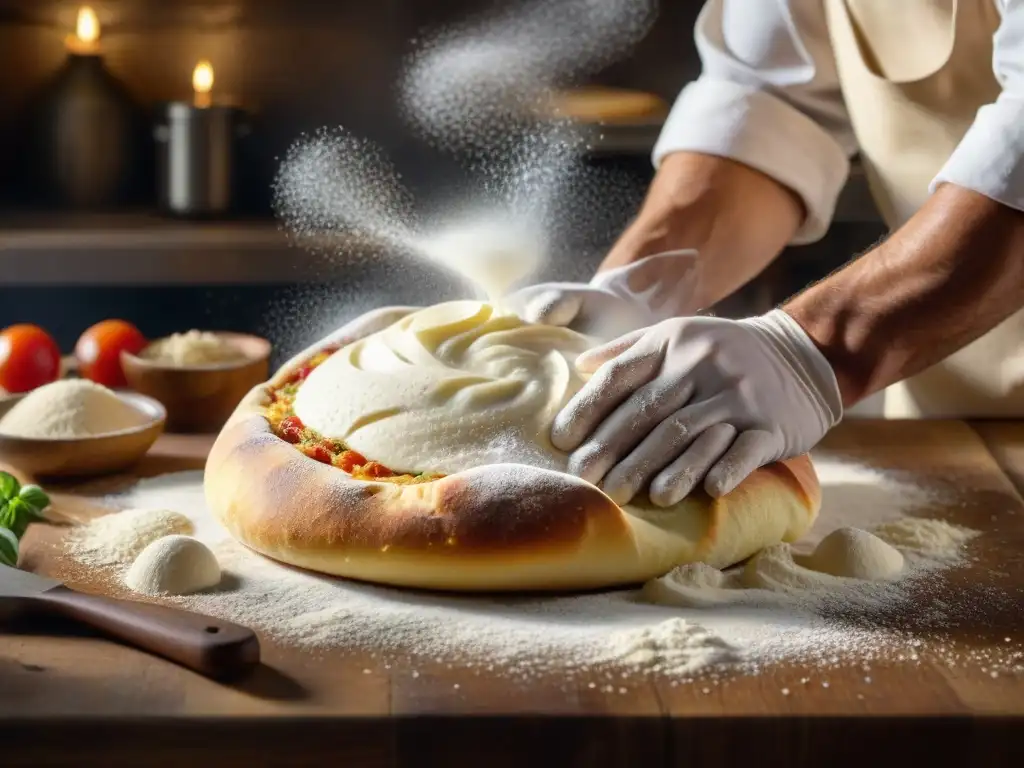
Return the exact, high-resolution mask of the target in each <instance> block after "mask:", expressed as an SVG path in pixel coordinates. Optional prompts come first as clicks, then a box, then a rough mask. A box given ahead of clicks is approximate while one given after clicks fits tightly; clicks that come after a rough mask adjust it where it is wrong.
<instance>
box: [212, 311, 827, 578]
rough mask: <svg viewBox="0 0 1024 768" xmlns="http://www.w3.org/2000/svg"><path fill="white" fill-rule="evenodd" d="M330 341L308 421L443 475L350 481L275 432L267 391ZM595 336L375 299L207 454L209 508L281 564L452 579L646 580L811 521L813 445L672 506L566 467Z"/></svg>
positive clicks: (306, 385) (727, 556)
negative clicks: (582, 360)
mask: <svg viewBox="0 0 1024 768" xmlns="http://www.w3.org/2000/svg"><path fill="white" fill-rule="evenodd" d="M389 312H390V314H389ZM353 329H358V330H353ZM330 344H341V345H342V346H341V348H340V349H339V350H338V351H337V352H335V353H334V354H333V355H332V356H331V357H330V358H329V359H328V360H326V361H325V362H323V363H321V364H320V365H319V366H318V367H317V368H316V369H315V370H313V371H312V373H310V374H309V376H308V378H306V380H305V381H304V382H303V384H302V385H301V386H300V387H299V389H298V393H297V395H296V398H295V401H294V408H295V413H296V415H297V416H298V417H299V418H300V419H301V420H302V422H303V423H304V424H305V425H306V426H308V427H310V428H312V429H314V430H316V431H317V432H319V433H320V434H321V435H323V436H325V437H330V438H336V439H341V440H343V441H344V442H345V444H346V445H347V446H348V447H349V448H351V449H353V450H355V451H358V452H359V453H361V454H363V455H364V456H366V457H367V458H369V459H373V460H375V461H379V462H381V463H382V464H384V465H385V466H387V467H389V468H391V469H392V470H395V471H400V472H426V473H441V474H444V475H445V477H441V478H437V479H430V480H427V481H425V482H419V483H415V484H398V483H389V482H386V481H383V480H382V481H375V480H370V481H364V480H357V479H355V478H353V477H352V476H350V475H348V474H347V473H345V472H343V471H342V470H340V469H338V468H336V467H333V466H330V465H328V464H323V463H319V462H317V461H314V460H312V459H310V458H307V457H306V456H305V455H303V454H302V453H301V452H300V451H299V450H297V449H296V448H295V447H294V446H292V445H289V444H288V443H286V442H284V441H283V440H281V439H279V438H278V437H276V436H275V435H274V434H273V433H272V432H271V430H270V427H269V424H268V421H267V417H266V412H265V408H266V406H267V405H268V404H269V403H270V402H271V397H270V394H269V393H270V391H271V390H272V389H273V388H274V387H275V386H278V385H280V384H282V383H283V382H286V381H288V380H289V376H290V375H291V373H292V372H293V371H295V370H297V369H298V368H299V367H300V366H302V365H303V363H304V361H305V360H308V359H309V357H311V356H313V355H314V354H316V353H317V352H319V351H320V349H322V348H324V347H326V346H328V345H330ZM587 346H589V340H588V339H587V338H585V337H583V336H581V335H579V334H577V333H575V332H573V331H570V330H567V329H564V328H555V327H549V326H540V325H530V324H526V323H524V322H523V321H521V320H519V319H518V318H517V317H515V316H509V315H504V314H501V313H499V312H496V311H495V310H494V309H493V308H492V307H491V306H490V305H489V304H485V303H481V302H475V301H460V302H452V303H447V304H441V305H437V306H433V307H428V308H426V309H419V310H412V309H402V310H378V311H377V312H376V313H371V315H367V316H366V317H365V318H362V319H359V320H356V321H354V322H353V323H352V324H350V326H346V327H345V328H342V329H340V330H339V331H337V332H335V333H334V334H332V335H331V336H329V337H327V338H326V339H324V340H322V341H321V342H319V343H318V344H315V345H313V346H312V347H310V348H309V349H307V350H305V351H304V352H303V353H300V354H299V355H297V356H296V357H295V358H293V359H292V360H291V361H289V363H287V364H286V365H285V366H284V367H283V368H282V369H281V370H280V371H278V372H277V374H275V376H274V378H272V379H271V380H270V381H269V382H268V383H267V384H266V385H262V386H260V387H257V388H256V389H254V390H253V391H252V392H251V393H250V394H249V396H247V397H246V399H245V400H244V401H243V402H242V403H241V404H240V405H239V407H238V409H237V410H236V412H235V414H234V415H233V416H232V417H231V419H229V421H228V423H227V424H226V425H225V427H224V429H223V430H222V431H221V433H220V435H219V436H218V438H217V441H216V443H215V444H214V447H213V450H212V451H211V453H210V457H209V460H208V461H207V465H206V483H205V484H206V497H207V502H208V504H209V507H210V509H211V511H212V512H213V513H214V514H215V515H216V516H217V518H218V519H219V520H220V521H221V522H222V523H223V524H224V525H225V527H226V528H227V529H228V530H229V531H231V532H232V534H234V536H235V537H236V538H238V539H239V540H240V541H242V542H243V543H244V544H246V545H247V546H249V547H250V548H251V549H253V550H255V551H257V552H260V553H262V554H264V555H267V556H269V557H272V558H275V559H277V560H280V561H282V562H285V563H289V564H292V565H297V566H300V567H304V568H309V569H312V570H316V571H321V572H324V573H330V574H334V575H338V576H346V577H351V578H357V579H362V580H366V581H374V582H380V583H386V584H392V585H398V586H408V587H419V588H433V589H445V590H457V591H524V590H537V591H547V590H567V589H594V588H601V587H611V586H617V585H625V584H633V583H640V582H644V581H646V580H648V579H651V578H655V577H658V576H661V575H663V574H665V573H667V572H668V571H670V570H671V569H672V568H674V567H675V566H678V565H681V564H683V563H690V562H705V563H708V564H709V565H711V566H714V567H716V568H722V567H725V566H728V565H732V564H734V563H736V562H739V561H741V560H743V559H745V558H748V557H750V556H751V555H753V554H754V553H756V552H757V551H759V550H760V549H762V548H764V547H766V546H769V545H771V544H776V543H778V542H781V541H794V540H796V539H797V538H799V537H800V536H802V535H803V534H804V533H805V532H806V531H807V529H808V528H809V527H810V525H811V523H812V522H813V521H814V518H815V516H816V514H817V512H818V508H819V506H820V501H821V497H820V486H819V484H818V481H817V477H816V476H815V474H814V470H813V468H812V466H811V463H810V460H809V459H808V457H806V456H800V457H797V458H795V459H790V460H787V461H784V462H779V463H777V464H773V465H770V466H767V467H763V468H761V469H759V470H757V471H756V472H754V473H753V474H752V475H751V476H750V477H749V478H747V480H745V481H744V482H743V483H741V484H740V486H739V487H738V488H736V489H735V490H734V491H733V492H732V493H730V494H728V495H727V496H725V497H723V498H721V499H711V498H710V497H708V496H707V495H706V494H704V493H703V492H702V491H697V492H695V493H693V494H691V495H690V496H689V497H687V498H686V499H684V500H683V501H682V502H680V503H679V504H677V505H675V506H674V507H671V508H668V509H661V508H657V507H654V506H652V505H650V504H649V503H647V502H646V501H644V500H643V499H636V500H634V503H633V504H631V505H629V506H627V507H619V506H618V505H616V504H615V503H614V502H613V501H612V500H611V499H609V498H608V497H607V496H606V495H605V494H604V493H602V492H601V491H600V490H599V489H598V488H597V487H595V486H594V485H591V484H590V483H587V482H585V481H583V480H581V479H580V478H577V477H574V476H571V475H569V474H566V473H565V472H564V469H565V465H566V460H567V457H566V456H565V455H564V454H562V453H560V452H559V451H558V450H556V449H555V448H554V447H553V446H552V445H551V443H550V441H549V438H548V431H549V429H550V425H551V422H552V420H553V418H554V416H555V414H556V413H557V412H558V411H559V409H560V408H561V406H562V405H563V404H564V403H565V402H566V401H567V400H568V399H569V398H570V397H571V396H572V395H573V394H574V393H575V392H576V391H577V390H578V389H579V388H580V386H581V385H582V384H583V379H582V378H581V377H580V375H579V374H578V373H577V372H576V370H575V368H574V365H573V361H574V358H575V357H576V356H577V355H578V354H579V353H580V352H581V351H583V350H584V349H585V348H586V347H587Z"/></svg>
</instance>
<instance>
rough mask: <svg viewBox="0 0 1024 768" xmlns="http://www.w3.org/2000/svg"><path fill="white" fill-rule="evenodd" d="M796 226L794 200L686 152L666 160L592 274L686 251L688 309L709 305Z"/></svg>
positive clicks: (759, 179) (763, 180)
mask: <svg viewBox="0 0 1024 768" xmlns="http://www.w3.org/2000/svg"><path fill="white" fill-rule="evenodd" d="M802 221H803V207H802V203H800V201H799V199H798V198H797V197H796V195H794V194H793V193H792V192H791V191H789V190H788V189H787V188H786V187H784V186H782V185H781V184H779V183H778V182H776V181H775V180H774V179H772V178H770V177H768V176H766V175H764V174H763V173H761V172H760V171H756V170H754V169H753V168H750V167H749V166H746V165H743V164H742V163H738V162H735V161H733V160H729V159H727V158H723V157H715V156H712V155H703V154H698V153H693V152H679V153H675V154H671V155H669V156H667V157H666V158H665V159H664V160H663V161H662V163H661V166H660V167H659V169H658V173H657V174H656V176H655V179H654V182H653V183H652V184H651V189H650V191H649V192H648V194H647V198H646V199H645V201H644V204H643V206H642V208H641V210H640V212H639V214H638V215H637V217H636V219H635V220H634V221H633V223H632V224H631V225H630V226H629V227H628V228H627V229H626V231H625V232H624V233H623V235H622V237H621V238H620V239H619V241H618V242H617V243H616V244H615V246H614V247H613V248H612V250H611V251H610V252H609V254H608V256H607V257H606V258H605V260H604V262H603V263H602V264H601V267H600V269H599V271H606V270H609V269H613V268H615V267H619V266H623V265H625V264H630V263H632V262H635V261H638V260H639V259H642V258H643V257H645V256H649V255H651V254H654V253H659V252H663V251H669V250H676V249H681V248H692V249H694V250H696V251H698V252H699V254H700V258H699V260H698V266H697V269H696V270H695V275H694V283H693V285H694V295H693V297H692V299H693V303H694V305H695V308H696V309H702V308H706V307H709V306H711V305H713V304H715V303H716V302H718V301H721V300H722V299H724V298H726V297H727V296H729V295H731V294H732V293H733V292H735V291H736V290H737V289H739V288H740V287H742V286H743V285H744V284H746V283H747V282H749V281H750V280H751V279H753V278H754V277H755V276H756V275H757V274H759V273H760V272H761V271H762V270H763V269H764V268H765V267H766V266H767V265H768V264H769V263H770V262H771V261H772V259H774V258H775V256H777V255H778V254H779V253H780V252H781V251H782V249H783V248H784V247H785V246H786V244H787V243H788V242H789V241H790V240H791V239H792V237H793V235H794V234H795V233H796V231H797V229H798V228H799V226H800V224H801V222H802Z"/></svg>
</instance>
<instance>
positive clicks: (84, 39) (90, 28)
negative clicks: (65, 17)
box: [65, 5, 100, 56]
mask: <svg viewBox="0 0 1024 768" xmlns="http://www.w3.org/2000/svg"><path fill="white" fill-rule="evenodd" d="M99 39H100V20H99V18H97V16H96V11H94V10H93V9H92V8H90V7H89V6H87V5H83V6H82V7H81V8H79V9H78V20H77V21H76V22H75V33H74V34H73V35H68V36H67V39H66V40H65V44H66V45H67V49H68V50H69V51H71V53H74V54H77V55H79V56H95V55H97V54H98V53H99V50H100V45H99V42H98V41H99Z"/></svg>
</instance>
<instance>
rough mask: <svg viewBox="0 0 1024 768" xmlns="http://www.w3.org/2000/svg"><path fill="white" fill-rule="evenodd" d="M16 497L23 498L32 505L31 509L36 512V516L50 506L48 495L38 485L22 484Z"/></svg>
mask: <svg viewBox="0 0 1024 768" xmlns="http://www.w3.org/2000/svg"><path fill="white" fill-rule="evenodd" d="M18 498H19V499H24V500H25V501H27V502H28V503H29V505H31V506H32V509H33V511H34V512H35V513H36V517H39V515H40V513H41V512H42V511H43V510H44V509H46V508H47V507H48V506H50V497H49V496H47V495H46V491H44V490H43V489H42V488H40V487H39V486H38V485H24V486H22V488H21V492H20V493H19V494H18Z"/></svg>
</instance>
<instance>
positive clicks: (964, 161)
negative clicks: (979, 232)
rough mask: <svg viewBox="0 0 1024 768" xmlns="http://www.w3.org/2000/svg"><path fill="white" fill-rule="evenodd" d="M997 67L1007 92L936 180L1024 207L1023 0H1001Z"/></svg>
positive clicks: (982, 113) (980, 117)
mask: <svg viewBox="0 0 1024 768" xmlns="http://www.w3.org/2000/svg"><path fill="white" fill-rule="evenodd" d="M1000 6H1001V9H1002V13H1003V19H1002V22H1001V23H1000V25H999V29H998V30H996V34H995V38H994V41H993V45H994V52H993V56H992V67H993V69H994V71H995V75H996V79H997V80H998V81H999V84H1000V85H1001V86H1002V89H1003V90H1002V93H1000V94H999V98H997V99H996V100H995V101H994V102H992V103H991V104H986V105H985V106H983V107H982V108H981V109H979V110H978V114H977V115H976V116H975V118H974V122H973V123H972V124H971V127H970V128H969V129H968V130H967V133H966V134H964V137H963V139H961V141H960V144H958V145H957V148H956V149H955V150H954V151H953V154H952V155H950V158H949V160H947V161H946V164H945V165H944V166H943V167H942V170H940V171H939V173H938V175H937V176H936V177H935V178H934V179H933V180H932V183H931V191H933V192H934V191H935V188H936V187H938V186H939V184H942V183H944V182H949V183H951V184H956V185H957V186H960V187H965V188H967V189H972V190H974V191H975V192H978V193H980V194H982V195H985V196H986V197H989V198H991V199H993V200H995V201H997V202H1000V203H1002V204H1003V205H1008V206H1009V207H1011V208H1015V209H1017V210H1018V211H1024V0H1001V2H1000Z"/></svg>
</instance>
